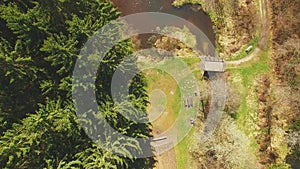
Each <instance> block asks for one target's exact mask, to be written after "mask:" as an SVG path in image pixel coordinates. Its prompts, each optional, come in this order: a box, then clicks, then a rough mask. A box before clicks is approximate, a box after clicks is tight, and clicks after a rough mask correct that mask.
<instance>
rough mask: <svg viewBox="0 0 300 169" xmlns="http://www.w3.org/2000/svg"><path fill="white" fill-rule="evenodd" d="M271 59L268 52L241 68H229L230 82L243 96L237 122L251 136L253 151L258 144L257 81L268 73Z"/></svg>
mask: <svg viewBox="0 0 300 169" xmlns="http://www.w3.org/2000/svg"><path fill="white" fill-rule="evenodd" d="M269 71H270V69H269V58H268V50H266V51H264V52H263V53H262V54H261V55H260V57H256V58H255V59H253V60H252V61H250V62H247V63H244V64H242V65H240V66H239V67H229V68H228V72H229V73H230V77H229V82H230V83H232V84H233V86H235V87H237V89H238V90H239V91H240V94H241V100H240V107H239V109H238V110H237V114H236V122H237V124H238V126H239V128H240V129H241V130H242V131H244V132H245V134H246V135H248V136H249V138H250V140H251V148H252V149H253V150H252V151H254V152H255V151H257V148H258V147H257V143H256V140H255V138H254V134H255V132H256V131H255V126H256V122H257V120H258V117H257V111H258V101H257V100H258V99H257V95H256V92H255V80H256V79H257V78H258V77H260V76H261V75H262V74H265V73H268V72H269Z"/></svg>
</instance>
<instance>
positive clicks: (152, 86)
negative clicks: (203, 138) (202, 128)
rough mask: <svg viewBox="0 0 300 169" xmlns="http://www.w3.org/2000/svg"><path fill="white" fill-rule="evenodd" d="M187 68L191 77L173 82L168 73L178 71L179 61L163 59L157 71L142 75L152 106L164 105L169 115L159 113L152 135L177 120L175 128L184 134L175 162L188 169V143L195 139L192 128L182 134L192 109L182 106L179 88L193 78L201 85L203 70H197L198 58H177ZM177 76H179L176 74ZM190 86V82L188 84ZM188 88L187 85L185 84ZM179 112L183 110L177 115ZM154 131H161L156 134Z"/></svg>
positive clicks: (176, 149)
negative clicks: (161, 65) (145, 80)
mask: <svg viewBox="0 0 300 169" xmlns="http://www.w3.org/2000/svg"><path fill="white" fill-rule="evenodd" d="M180 59H181V60H182V61H183V62H185V64H186V65H187V67H188V69H190V71H191V72H192V74H187V75H185V76H184V77H182V79H181V81H178V82H176V80H175V79H174V78H173V77H172V76H171V74H176V71H175V70H172V69H174V68H178V69H180V67H182V64H180V63H179V62H177V61H175V62H169V61H168V60H166V62H165V64H164V66H163V68H162V67H160V66H158V68H157V69H155V68H152V69H147V70H144V71H143V73H144V75H145V77H146V79H147V82H148V87H147V93H148V94H149V95H150V96H151V98H150V100H153V102H152V101H151V102H152V104H156V103H157V105H159V106H163V105H164V112H168V113H167V114H166V115H165V116H164V114H162V115H161V116H160V117H159V118H158V119H157V120H155V121H153V122H152V125H153V129H154V135H155V134H156V133H155V132H160V131H164V130H167V129H168V128H169V127H171V125H172V124H174V123H175V120H176V119H178V118H180V120H179V121H178V124H177V125H178V126H177V127H176V128H177V130H179V131H177V132H178V134H179V135H186V136H185V137H184V138H183V140H182V141H180V142H179V143H178V144H177V145H176V146H175V147H174V150H175V155H176V163H177V168H178V169H187V168H190V167H191V164H192V163H193V162H192V157H191V155H190V152H189V149H190V146H191V143H192V142H193V140H194V138H193V135H194V132H195V129H194V127H192V128H191V130H190V131H189V132H188V133H187V132H186V133H183V132H185V131H186V130H187V129H188V128H189V127H190V125H191V124H189V121H188V119H189V117H188V116H189V114H190V111H193V109H186V108H184V107H183V108H182V107H181V104H182V103H181V97H184V93H185V91H184V90H183V91H180V88H179V85H180V86H185V85H186V84H184V82H187V81H190V79H191V78H192V77H191V76H194V78H195V79H196V85H197V84H200V83H202V80H201V78H202V73H203V72H202V71H201V70H200V58H180ZM161 69H163V70H168V72H169V73H170V72H171V74H168V73H167V72H164V71H163V70H161ZM176 76H178V74H176ZM191 84H193V83H190V85H191ZM187 86H188V87H189V85H187ZM181 92H182V93H181ZM162 93H163V94H162ZM150 109H151V105H149V106H148V112H150V113H151V111H149V110H150ZM180 111H183V112H181V113H180V115H179V114H178V113H179V112H180ZM156 129H158V130H160V131H155V130H156ZM165 158H166V157H165V156H164V157H162V159H163V160H165Z"/></svg>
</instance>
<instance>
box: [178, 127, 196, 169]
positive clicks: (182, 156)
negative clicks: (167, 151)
mask: <svg viewBox="0 0 300 169" xmlns="http://www.w3.org/2000/svg"><path fill="white" fill-rule="evenodd" d="M194 133H195V128H194V127H193V128H192V129H191V130H190V132H189V133H188V135H187V136H186V137H185V138H184V139H183V140H182V141H181V142H180V143H179V144H177V146H176V147H175V152H176V160H177V168H178V169H187V168H190V166H191V164H192V163H191V162H190V161H191V155H190V152H189V149H190V145H193V144H192V142H193V135H194Z"/></svg>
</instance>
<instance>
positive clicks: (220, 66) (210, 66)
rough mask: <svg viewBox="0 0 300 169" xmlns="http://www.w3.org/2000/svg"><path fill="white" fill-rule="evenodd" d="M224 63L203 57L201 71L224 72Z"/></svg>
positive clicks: (216, 58)
mask: <svg viewBox="0 0 300 169" xmlns="http://www.w3.org/2000/svg"><path fill="white" fill-rule="evenodd" d="M225 68H226V63H225V61H224V60H223V59H222V58H219V57H211V56H205V57H204V58H203V59H202V61H201V69H202V70H204V71H207V72H225Z"/></svg>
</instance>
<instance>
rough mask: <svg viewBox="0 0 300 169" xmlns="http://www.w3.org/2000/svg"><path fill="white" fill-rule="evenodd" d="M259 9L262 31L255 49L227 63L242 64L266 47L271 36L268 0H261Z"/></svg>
mask: <svg viewBox="0 0 300 169" xmlns="http://www.w3.org/2000/svg"><path fill="white" fill-rule="evenodd" d="M259 9H260V24H261V32H260V37H259V42H258V45H257V47H256V48H255V49H254V51H253V52H252V53H251V54H249V55H248V56H246V57H244V58H241V59H239V60H234V61H226V64H227V65H233V66H236V65H240V64H242V63H244V62H248V61H250V60H252V59H253V58H254V57H255V56H258V55H259V53H260V52H261V51H262V50H263V49H265V48H266V47H267V45H268V36H269V26H268V2H267V0H259Z"/></svg>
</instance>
